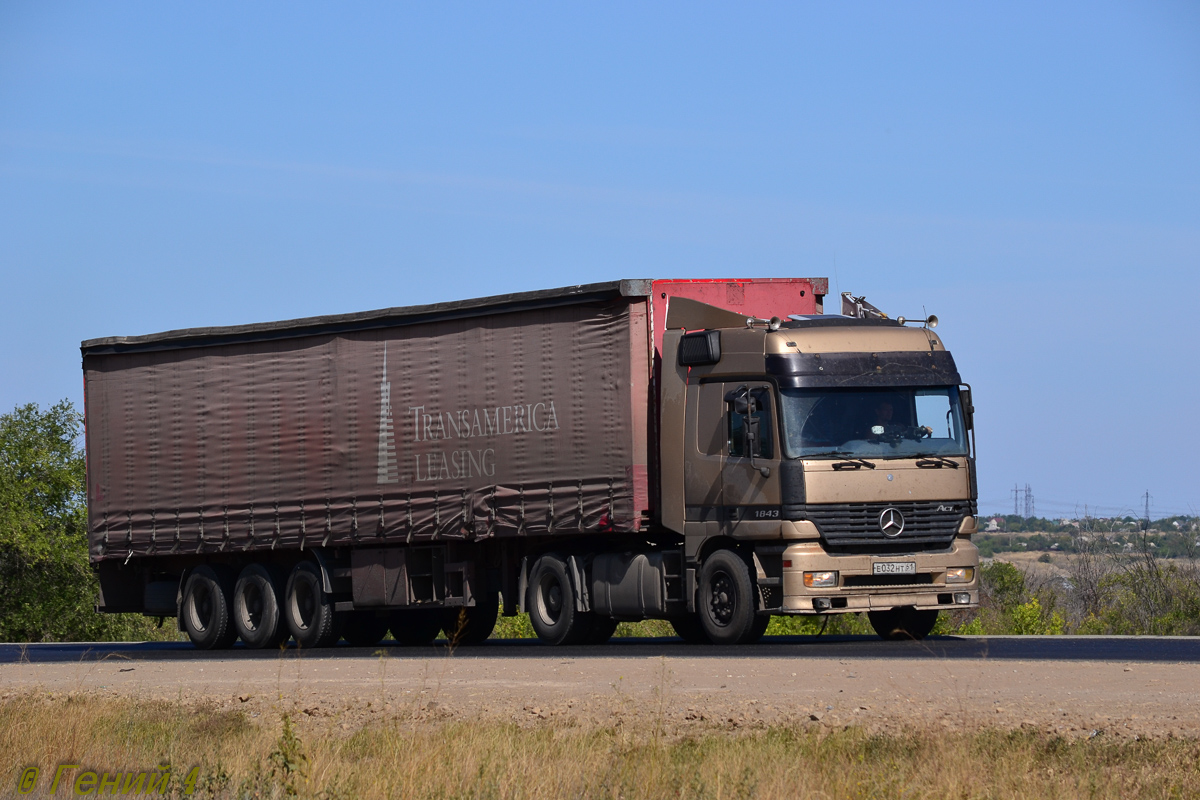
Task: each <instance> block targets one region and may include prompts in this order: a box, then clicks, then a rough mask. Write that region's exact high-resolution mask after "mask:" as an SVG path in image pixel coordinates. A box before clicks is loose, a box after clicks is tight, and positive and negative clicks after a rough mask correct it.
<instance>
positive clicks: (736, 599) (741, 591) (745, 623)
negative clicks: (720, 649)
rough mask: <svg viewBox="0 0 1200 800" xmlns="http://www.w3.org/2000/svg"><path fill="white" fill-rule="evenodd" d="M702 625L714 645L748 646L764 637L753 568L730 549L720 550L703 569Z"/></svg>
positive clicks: (701, 569) (701, 588)
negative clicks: (751, 573) (751, 578)
mask: <svg viewBox="0 0 1200 800" xmlns="http://www.w3.org/2000/svg"><path fill="white" fill-rule="evenodd" d="M696 605H697V606H699V609H698V610H699V612H700V625H701V627H702V628H704V633H705V634H706V635H707V636H708V639H709V641H711V642H712V643H713V644H746V643H749V642H752V641H754V640H755V639H757V638H758V637H760V636H762V631H763V629H762V628H760V627H759V626H758V625H756V624H755V623H756V622H757V619H756V614H755V609H754V585H753V584H752V583H751V582H750V568H749V567H748V566H747V565H746V562H745V561H743V560H742V559H740V558H738V555H737V554H736V553H734V552H731V551H729V550H717V551H716V552H715V553H713V554H712V555H710V556H709V557H708V558H707V559H705V561H704V566H702V567H701V568H700V597H699V598H698V601H697V603H696Z"/></svg>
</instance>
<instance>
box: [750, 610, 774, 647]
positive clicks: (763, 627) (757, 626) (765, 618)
mask: <svg viewBox="0 0 1200 800" xmlns="http://www.w3.org/2000/svg"><path fill="white" fill-rule="evenodd" d="M770 625H771V617H770V615H768V614H755V615H754V627H753V628H752V629H751V631H750V638H749V639H747V640H746V641H745V644H753V643H755V642H757V641H758V640H759V639H761V638H762V637H763V634H764V633H766V632H767V628H768V627H770Z"/></svg>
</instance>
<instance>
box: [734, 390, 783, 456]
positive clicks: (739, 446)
mask: <svg viewBox="0 0 1200 800" xmlns="http://www.w3.org/2000/svg"><path fill="white" fill-rule="evenodd" d="M733 394H734V396H733V397H732V398H731V399H730V400H729V401H728V403H727V404H726V408H727V411H726V419H728V420H729V455H731V456H734V457H737V458H749V457H750V452H749V450H747V448H746V420H747V413H746V412H747V409H748V410H749V417H750V419H751V420H752V422H753V423H755V424H754V425H753V426H752V427H756V428H757V429H758V431H757V433H758V435H757V436H756V437H755V438H754V440H753V441H752V442H751V447H752V449H753V451H754V457H755V458H773V457H774V456H775V447H774V441H775V437H774V434H773V432H772V425H771V419H772V417H771V393H770V391H769V390H767V389H751V390H749V392H741V393H740V394H739V393H733Z"/></svg>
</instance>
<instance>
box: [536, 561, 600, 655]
mask: <svg viewBox="0 0 1200 800" xmlns="http://www.w3.org/2000/svg"><path fill="white" fill-rule="evenodd" d="M525 607H526V608H527V609H529V622H530V623H531V624H532V625H533V630H534V633H536V634H537V635H538V638H539V639H541V640H542V641H543V642H546V643H547V644H577V643H579V642H580V641H582V640H583V638H584V637H585V636H587V633H588V627H589V625H588V624H587V623H588V622H589V620H588V619H587V617H586V616H585V615H584V614H581V613H579V612H578V611H576V610H575V590H574V589H573V588H572V587H571V579H570V577H569V576H568V575H567V564H566V561H564V560H563V558H562V557H561V556H557V555H544V556H542V557H541V558H539V559H538V560H537V561H535V562H534V564H533V569H532V570H530V576H529V595H528V597H527V598H526V600H525Z"/></svg>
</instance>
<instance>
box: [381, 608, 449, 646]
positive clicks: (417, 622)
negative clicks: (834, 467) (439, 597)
mask: <svg viewBox="0 0 1200 800" xmlns="http://www.w3.org/2000/svg"><path fill="white" fill-rule="evenodd" d="M391 623H392V638H393V639H395V640H396V644H398V645H401V646H404V647H415V646H418V645H423V644H429V643H430V642H432V641H433V640H434V639H436V638H437V635H438V631H440V630H441V629H442V612H441V611H440V610H435V609H428V610H426V609H414V610H404V611H393V612H392V617H391Z"/></svg>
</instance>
